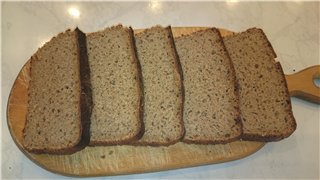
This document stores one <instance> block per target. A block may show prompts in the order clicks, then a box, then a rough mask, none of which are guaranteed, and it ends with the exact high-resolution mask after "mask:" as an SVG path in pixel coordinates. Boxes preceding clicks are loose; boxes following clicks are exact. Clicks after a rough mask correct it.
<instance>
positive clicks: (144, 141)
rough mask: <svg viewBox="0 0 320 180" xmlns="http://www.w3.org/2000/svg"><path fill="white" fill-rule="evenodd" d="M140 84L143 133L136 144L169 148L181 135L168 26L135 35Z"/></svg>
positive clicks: (176, 67) (178, 85) (177, 69)
mask: <svg viewBox="0 0 320 180" xmlns="http://www.w3.org/2000/svg"><path fill="white" fill-rule="evenodd" d="M135 41H136V47H137V55H138V58H139V61H140V63H141V69H142V80H143V85H144V97H145V99H144V113H143V114H144V116H143V121H144V125H145V132H144V135H143V136H142V138H141V139H140V140H139V141H136V142H134V144H140V145H153V146H157V145H170V144H173V143H175V142H177V141H179V140H180V139H181V138H182V137H183V134H184V127H183V122H182V111H183V109H182V108H183V86H182V74H181V66H180V63H179V59H178V57H177V53H176V51H175V47H174V42H173V36H172V32H171V27H167V28H163V27H160V26H156V27H152V28H150V29H147V30H145V31H143V32H141V33H138V34H136V36H135Z"/></svg>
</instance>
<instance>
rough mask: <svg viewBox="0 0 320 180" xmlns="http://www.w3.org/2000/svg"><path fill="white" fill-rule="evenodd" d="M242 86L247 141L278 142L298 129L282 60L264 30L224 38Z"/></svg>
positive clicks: (241, 100) (244, 133)
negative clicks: (277, 56) (278, 60)
mask: <svg viewBox="0 0 320 180" xmlns="http://www.w3.org/2000/svg"><path fill="white" fill-rule="evenodd" d="M224 42H225V45H226V48H227V50H228V52H229V54H230V57H231V60H232V62H233V64H234V67H235V72H236V77H237V80H238V83H239V86H240V90H239V92H240V111H241V117H242V118H241V119H242V123H243V137H242V139H244V140H257V141H276V140H280V139H283V138H285V137H288V136H290V135H291V134H292V133H293V131H294V130H295V129H296V122H295V119H294V117H293V114H292V110H291V102H290V96H289V93H288V88H287V84H286V80H285V76H284V73H283V71H282V68H281V65H280V63H278V62H276V61H275V60H274V58H276V54H275V52H274V51H273V48H272V46H271V44H270V42H269V41H268V39H267V37H266V36H265V34H264V32H263V31H262V30H261V29H257V28H252V29H249V30H247V31H245V32H242V33H239V34H236V35H233V36H227V37H226V38H224Z"/></svg>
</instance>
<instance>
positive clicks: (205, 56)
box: [175, 28, 241, 144]
mask: <svg viewBox="0 0 320 180" xmlns="http://www.w3.org/2000/svg"><path fill="white" fill-rule="evenodd" d="M175 42H176V48H177V52H178V55H179V58H180V61H181V65H182V71H183V76H184V80H183V83H184V87H185V103H184V115H183V120H184V126H185V129H186V133H185V136H184V139H183V141H184V142H186V143H197V144H217V143H227V142H231V141H234V140H236V139H239V137H240V135H241V123H240V120H239V117H240V114H239V97H238V93H237V86H236V80H235V73H234V68H233V66H232V63H231V61H230V58H229V56H228V53H227V51H226V49H225V47H224V44H223V41H222V38H221V35H220V32H219V31H218V30H217V29H215V28H210V29H206V30H202V31H197V32H194V33H192V34H189V35H184V36H181V37H178V38H176V39H175Z"/></svg>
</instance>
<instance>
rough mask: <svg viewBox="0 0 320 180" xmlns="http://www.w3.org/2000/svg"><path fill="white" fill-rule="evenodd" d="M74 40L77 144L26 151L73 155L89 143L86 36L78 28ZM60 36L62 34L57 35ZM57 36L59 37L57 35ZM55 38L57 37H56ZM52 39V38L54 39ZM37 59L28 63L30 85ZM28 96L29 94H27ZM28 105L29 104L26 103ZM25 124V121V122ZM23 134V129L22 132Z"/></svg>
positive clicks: (89, 98) (89, 86) (90, 101)
mask: <svg viewBox="0 0 320 180" xmlns="http://www.w3.org/2000/svg"><path fill="white" fill-rule="evenodd" d="M69 31H71V30H70V29H68V30H66V31H65V32H69ZM74 31H75V39H76V41H77V51H78V53H77V54H78V60H79V71H80V77H79V78H80V87H81V89H80V97H79V99H80V109H79V111H80V119H79V121H80V122H79V123H80V124H81V125H80V135H81V136H80V137H79V139H78V142H76V145H75V146H72V147H67V148H62V149H47V148H45V149H28V148H27V147H25V146H24V148H25V149H26V150H28V151H30V152H32V153H35V154H41V153H48V154H61V155H62V154H73V153H75V152H76V151H79V150H81V149H84V148H85V147H86V146H87V145H88V143H89V141H90V133H89V131H90V115H91V109H92V93H91V82H90V69H89V64H88V54H87V47H86V46H87V43H86V36H85V34H84V33H83V32H81V31H80V30H79V29H78V28H76V29H75V30H74ZM59 34H62V33H59ZM58 36H59V35H58ZM56 37H57V36H56ZM56 37H53V38H56ZM53 38H52V39H53ZM35 59H37V56H36V54H35V55H33V56H32V57H31V61H30V77H31V80H30V83H31V81H32V74H31V68H32V61H34V60H35ZM28 91H29V89H28ZM28 96H29V93H28ZM28 103H29V102H28ZM26 123H27V121H26ZM23 133H25V129H24V130H23Z"/></svg>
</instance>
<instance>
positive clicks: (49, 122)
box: [23, 29, 91, 154]
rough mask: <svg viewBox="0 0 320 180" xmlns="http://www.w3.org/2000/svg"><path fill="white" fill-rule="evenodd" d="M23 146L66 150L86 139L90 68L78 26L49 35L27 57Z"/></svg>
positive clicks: (74, 148)
mask: <svg viewBox="0 0 320 180" xmlns="http://www.w3.org/2000/svg"><path fill="white" fill-rule="evenodd" d="M30 72H31V74H30V76H31V81H30V84H29V89H28V97H29V100H28V112H27V119H26V124H25V128H24V141H23V145H24V147H25V148H26V149H27V150H28V151H31V152H34V153H57V154H70V153H73V152H75V151H77V150H80V149H82V148H84V147H85V146H86V145H87V144H88V143H89V126H90V123H89V117H90V113H91V89H90V71H89V67H88V57H87V49H86V36H85V34H83V33H82V32H81V31H80V30H79V29H75V30H74V31H71V30H67V31H66V32H64V33H60V34H59V35H58V36H56V37H54V38H52V39H51V40H50V41H49V42H47V43H46V44H45V45H44V46H43V47H42V48H40V49H39V50H38V51H37V52H36V53H35V54H34V55H33V56H32V58H31V69H30Z"/></svg>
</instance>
